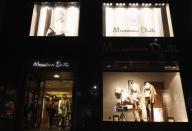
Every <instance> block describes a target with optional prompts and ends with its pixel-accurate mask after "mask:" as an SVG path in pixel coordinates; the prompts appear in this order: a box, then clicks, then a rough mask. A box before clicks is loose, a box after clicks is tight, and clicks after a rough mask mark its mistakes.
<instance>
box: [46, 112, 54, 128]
mask: <svg viewBox="0 0 192 131" xmlns="http://www.w3.org/2000/svg"><path fill="white" fill-rule="evenodd" d="M48 113H49V126H50V127H52V126H53V119H54V117H55V109H51V108H50V109H48Z"/></svg>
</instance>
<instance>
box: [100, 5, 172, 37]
mask: <svg viewBox="0 0 192 131" xmlns="http://www.w3.org/2000/svg"><path fill="white" fill-rule="evenodd" d="M103 36H106V37H174V34H173V28H172V21H171V15H170V8H169V4H168V3H155V4H152V3H140V4H139V3H103Z"/></svg>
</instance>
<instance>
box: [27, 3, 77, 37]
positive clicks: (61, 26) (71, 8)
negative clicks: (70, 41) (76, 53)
mask: <svg viewBox="0 0 192 131" xmlns="http://www.w3.org/2000/svg"><path fill="white" fill-rule="evenodd" d="M78 30H79V3H78V2H53V3H50V2H41V3H35V4H34V8H33V15H32V20H31V29H30V34H29V35H30V36H63V37H64V36H78Z"/></svg>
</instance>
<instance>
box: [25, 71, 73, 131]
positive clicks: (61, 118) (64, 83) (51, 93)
mask: <svg viewBox="0 0 192 131" xmlns="http://www.w3.org/2000/svg"><path fill="white" fill-rule="evenodd" d="M72 90H73V74H72V73H71V72H55V71H53V72H37V73H32V74H30V75H29V77H28V80H27V90H26V96H25V103H26V107H25V121H26V122H25V123H26V127H25V128H26V129H34V128H40V129H50V128H52V129H62V128H64V129H68V130H69V129H70V127H71V113H72ZM62 98H63V99H64V100H63V101H64V102H63V101H61V100H62ZM62 102H63V103H62ZM50 121H51V123H50Z"/></svg>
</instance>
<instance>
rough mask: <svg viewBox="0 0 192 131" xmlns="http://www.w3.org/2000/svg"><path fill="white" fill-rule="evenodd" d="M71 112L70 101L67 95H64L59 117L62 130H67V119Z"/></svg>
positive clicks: (59, 107) (60, 102)
mask: <svg viewBox="0 0 192 131" xmlns="http://www.w3.org/2000/svg"><path fill="white" fill-rule="evenodd" d="M68 112H69V100H68V99H67V95H66V94H64V97H62V98H61V99H60V100H59V104H58V115H59V117H60V121H59V126H61V127H62V128H65V126H66V117H67V114H68Z"/></svg>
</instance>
